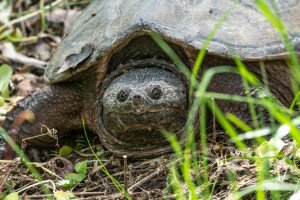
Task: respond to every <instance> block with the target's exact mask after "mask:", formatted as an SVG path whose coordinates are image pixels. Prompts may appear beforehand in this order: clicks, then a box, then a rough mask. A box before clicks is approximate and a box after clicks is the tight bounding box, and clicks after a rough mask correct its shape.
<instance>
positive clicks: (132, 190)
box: [128, 168, 162, 193]
mask: <svg viewBox="0 0 300 200" xmlns="http://www.w3.org/2000/svg"><path fill="white" fill-rule="evenodd" d="M161 171H162V170H161V169H160V168H157V169H156V170H155V171H154V172H152V173H151V174H149V175H148V176H146V177H145V178H143V179H141V180H140V181H138V182H137V183H135V184H134V185H133V186H131V187H130V188H129V189H128V192H129V193H133V192H134V191H135V190H136V189H137V188H138V187H139V186H141V185H142V184H143V183H145V182H147V181H149V180H150V179H153V178H154V177H156V176H158V175H159V174H160V173H161Z"/></svg>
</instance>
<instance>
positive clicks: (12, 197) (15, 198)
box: [4, 192, 19, 200]
mask: <svg viewBox="0 0 300 200" xmlns="http://www.w3.org/2000/svg"><path fill="white" fill-rule="evenodd" d="M4 200H19V194H18V193H17V192H13V193H10V194H9V195H7V196H6V197H5V198H4Z"/></svg>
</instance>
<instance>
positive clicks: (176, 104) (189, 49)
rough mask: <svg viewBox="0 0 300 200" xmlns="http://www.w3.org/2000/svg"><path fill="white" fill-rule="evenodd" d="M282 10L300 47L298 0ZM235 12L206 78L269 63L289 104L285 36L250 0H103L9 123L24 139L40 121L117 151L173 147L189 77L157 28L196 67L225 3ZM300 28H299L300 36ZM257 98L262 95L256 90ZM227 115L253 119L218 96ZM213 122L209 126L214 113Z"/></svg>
mask: <svg viewBox="0 0 300 200" xmlns="http://www.w3.org/2000/svg"><path fill="white" fill-rule="evenodd" d="M277 2H278V12H279V14H280V16H281V17H282V19H283V21H284V23H285V25H286V26H287V28H288V30H289V36H290V39H291V41H292V43H293V45H294V47H295V49H296V51H297V52H299V51H300V35H299V30H300V29H299V28H300V14H299V10H300V3H298V1H288V2H287V1H283V0H282V1H281V0H279V1H277ZM229 8H231V9H232V10H231V13H230V15H229V16H228V18H227V20H226V21H225V22H224V23H223V25H222V26H221V28H220V29H219V30H218V31H217V33H216V35H215V36H214V37H213V39H212V40H211V43H210V45H209V46H208V48H207V56H206V57H205V59H204V61H203V64H202V66H201V70H200V72H199V74H198V78H199V79H201V75H202V74H203V72H204V71H205V70H207V69H209V68H212V67H215V66H219V65H232V64H233V62H232V59H231V58H232V55H237V56H239V57H240V58H241V59H242V60H243V61H244V62H245V64H246V65H247V67H248V69H249V70H250V71H252V72H253V73H255V74H256V75H257V76H258V77H261V72H260V67H259V66H260V63H261V62H264V64H265V67H266V72H267V74H268V82H269V87H270V90H271V92H272V93H273V95H274V96H275V97H277V98H278V100H279V101H280V102H281V103H282V104H284V105H286V106H287V105H289V104H290V102H291V101H292V99H293V92H292V89H291V86H290V81H289V69H288V65H287V64H286V62H285V61H284V58H285V57H287V52H286V51H285V48H284V46H283V44H282V42H281V40H280V37H279V34H277V33H276V31H275V29H274V28H273V27H272V26H271V25H270V24H269V23H268V21H267V20H266V19H265V18H264V16H263V15H262V14H261V13H260V12H259V11H258V9H257V8H256V7H255V5H254V4H252V3H249V2H248V1H241V2H240V3H235V1H231V0H221V1H218V2H217V3H216V1H214V0H178V1H170V0H131V1H125V0H115V1H110V0H95V1H93V2H92V3H91V4H90V5H89V6H88V7H87V8H86V9H85V10H84V11H83V12H82V14H81V15H80V16H79V17H78V19H77V21H76V22H75V24H74V25H73V28H72V29H71V31H70V33H69V34H68V35H67V36H66V37H65V38H64V40H63V41H62V43H61V44H60V46H59V47H58V48H57V50H56V51H55V53H54V54H53V56H52V59H51V60H50V62H49V64H48V66H47V68H46V72H45V81H46V83H48V86H47V87H45V88H43V89H42V90H40V91H38V92H35V93H33V94H31V95H29V96H28V97H26V98H25V99H23V100H21V101H19V102H18V105H17V106H16V107H15V108H14V109H13V110H12V111H10V112H9V113H8V114H7V118H6V121H5V123H4V128H5V129H6V130H8V131H10V132H11V133H15V132H16V129H17V131H18V133H17V135H16V136H17V137H16V141H17V142H19V143H20V141H21V140H22V139H23V138H27V137H30V136H35V135H38V134H40V128H41V126H43V125H45V126H47V127H49V128H54V129H56V130H57V134H58V136H63V135H64V134H65V133H68V132H70V131H71V130H73V129H77V128H80V125H81V121H82V118H84V119H85V121H86V126H87V127H88V128H89V129H90V130H91V131H93V132H95V133H97V134H98V135H99V137H100V140H101V142H102V143H103V145H104V146H106V147H107V148H108V149H109V150H111V151H112V152H114V153H115V154H117V155H124V154H126V155H128V156H129V157H147V156H157V155H159V154H162V153H165V152H167V151H169V150H170V147H169V145H168V142H167V141H166V140H165V139H164V137H163V136H162V134H161V132H160V131H161V130H162V129H166V130H170V131H173V132H175V133H176V135H177V136H178V137H181V136H182V135H183V133H184V127H185V123H186V118H187V116H186V115H187V109H188V105H189V102H190V101H191V100H190V99H189V98H188V92H187V91H188V85H189V83H188V81H187V79H186V78H185V77H184V75H183V74H182V73H180V72H179V71H178V70H177V68H176V67H175V65H174V63H173V62H172V61H171V59H170V58H169V57H168V56H167V55H166V54H165V53H164V51H162V50H161V48H160V47H159V46H158V45H157V44H156V43H155V42H154V41H153V40H152V38H151V37H149V35H148V31H149V30H154V31H156V32H157V33H158V34H159V35H160V36H161V37H162V38H163V39H164V40H165V41H166V42H168V44H169V45H170V46H171V47H172V48H173V50H174V51H175V52H176V53H177V55H178V56H179V57H180V59H181V60H182V61H183V62H184V63H185V64H186V65H187V66H188V67H189V68H192V67H193V64H194V62H195V59H196V57H197V54H198V51H199V49H201V46H202V45H203V43H204V41H205V39H206V38H207V36H208V35H209V33H210V31H211V30H212V29H213V27H214V26H215V24H216V22H217V21H218V20H219V19H220V18H221V17H222V15H223V14H224V13H225V12H226V10H227V9H229ZM297 31H298V32H297ZM209 90H210V91H213V92H220V93H227V94H238V95H241V94H244V93H245V91H244V89H243V84H242V80H241V77H240V76H239V75H237V74H234V73H221V74H218V75H216V76H215V77H214V79H213V81H212V82H211V84H210V86H209ZM254 95H255V94H254ZM217 104H218V105H219V106H220V107H221V109H222V110H223V111H224V112H231V113H233V114H235V115H237V116H238V117H239V118H241V119H242V120H245V121H247V122H249V123H250V122H251V117H250V115H249V112H248V108H247V107H245V105H244V104H237V103H234V102H229V101H218V102H217ZM24 110H30V111H31V112H32V113H33V114H34V116H35V118H34V120H33V121H25V122H23V123H22V124H21V125H20V126H19V127H17V128H16V125H15V124H17V125H19V124H18V123H17V122H16V121H18V116H19V115H20V114H21V113H22V112H23V111H24ZM208 123H210V121H209V119H208ZM50 143H53V138H51V137H49V136H43V137H36V138H34V139H31V140H29V141H28V145H30V146H49V144H50Z"/></svg>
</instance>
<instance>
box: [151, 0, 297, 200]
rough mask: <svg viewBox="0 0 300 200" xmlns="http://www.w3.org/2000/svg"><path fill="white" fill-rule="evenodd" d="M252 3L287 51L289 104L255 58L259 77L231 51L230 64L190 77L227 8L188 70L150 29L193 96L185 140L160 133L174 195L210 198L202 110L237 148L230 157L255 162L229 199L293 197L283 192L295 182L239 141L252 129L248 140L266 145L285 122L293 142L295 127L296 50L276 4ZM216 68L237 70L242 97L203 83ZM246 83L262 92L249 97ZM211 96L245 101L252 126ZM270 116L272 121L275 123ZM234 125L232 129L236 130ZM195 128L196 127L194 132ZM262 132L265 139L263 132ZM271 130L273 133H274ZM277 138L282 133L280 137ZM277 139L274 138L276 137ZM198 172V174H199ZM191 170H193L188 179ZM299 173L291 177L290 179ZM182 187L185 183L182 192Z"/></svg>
mask: <svg viewBox="0 0 300 200" xmlns="http://www.w3.org/2000/svg"><path fill="white" fill-rule="evenodd" d="M254 2H255V5H256V6H257V8H258V9H259V10H260V12H261V13H262V14H263V15H264V16H265V17H266V19H267V20H268V21H269V22H270V24H272V25H273V26H274V28H275V29H276V31H277V32H278V33H279V34H280V37H281V39H282V42H283V44H284V46H285V48H286V51H287V52H288V58H289V61H288V64H289V67H290V70H291V72H292V73H291V74H292V75H293V77H291V81H292V87H293V90H294V94H295V99H294V101H293V102H292V103H291V105H290V108H286V107H284V106H282V105H281V104H280V103H279V102H278V101H277V100H276V99H275V98H274V97H273V96H272V94H271V92H270V90H269V87H268V78H267V76H268V74H267V73H266V69H265V66H264V63H263V62H261V63H260V69H261V75H262V79H260V78H258V77H256V76H255V75H254V74H253V73H251V71H249V70H248V69H247V67H246V65H245V64H244V63H243V61H242V60H241V59H240V58H239V57H238V56H233V60H234V62H235V66H219V67H214V68H210V69H208V70H206V71H204V73H203V75H202V77H201V80H197V79H196V77H197V75H198V72H199V71H200V69H201V64H202V62H203V60H204V57H205V53H206V48H207V47H208V46H209V43H210V41H211V40H212V38H213V37H214V35H215V34H216V32H217V31H218V29H219V28H220V27H221V26H222V23H223V22H224V21H225V20H226V18H227V16H229V15H230V10H231V9H234V8H231V9H230V10H229V11H226V12H225V15H224V16H222V17H221V18H220V20H219V21H218V22H217V23H216V25H215V27H214V29H213V30H212V31H211V33H210V34H209V36H208V37H207V39H206V40H205V41H204V42H203V45H202V47H201V50H200V51H199V54H198V57H197V59H196V61H195V65H194V67H193V68H192V69H188V67H187V66H185V65H184V63H183V62H182V61H181V60H180V59H179V57H178V56H176V53H175V52H174V51H173V50H172V49H171V48H170V47H169V46H168V44H167V43H166V42H165V41H163V40H162V39H161V38H160V37H159V35H158V34H157V33H155V32H151V33H150V36H151V37H152V38H153V39H154V40H155V41H156V42H157V44H158V45H159V46H160V47H161V48H162V49H163V50H164V51H165V52H166V53H167V54H168V55H169V57H170V58H171V59H172V60H173V61H174V63H175V64H176V65H177V66H178V68H179V69H180V70H181V71H182V72H183V74H184V75H185V76H186V77H187V78H188V80H189V81H190V87H191V88H190V98H191V97H192V96H193V100H192V104H191V106H190V108H189V114H188V120H187V133H186V139H185V145H180V141H178V140H177V138H176V137H175V136H174V135H173V134H172V133H167V132H164V134H165V135H166V138H167V139H168V140H169V142H170V143H171V145H172V146H173V149H174V152H175V154H176V159H175V161H174V163H173V165H172V166H171V167H170V169H169V172H170V175H169V178H170V183H171V184H170V185H171V186H172V189H173V190H172V192H173V194H174V195H175V197H176V199H210V198H212V196H213V193H215V191H214V189H216V183H217V182H218V181H217V180H210V179H209V176H210V172H209V170H208V168H209V164H208V153H207V152H208V147H207V137H209V136H210V135H209V134H211V133H207V131H206V130H207V129H206V128H207V126H208V125H207V124H206V122H207V121H206V115H207V111H210V112H212V113H213V115H214V117H215V118H216V120H217V122H218V123H219V124H220V126H221V127H222V128H223V129H224V131H225V132H226V133H227V134H228V136H229V137H230V138H231V141H232V142H233V144H234V145H235V147H236V149H237V150H239V151H241V152H242V153H243V155H244V157H243V158H241V157H240V158H238V157H237V158H234V159H236V160H239V159H248V160H250V161H251V162H252V163H253V164H255V166H256V184H255V185H253V186H251V187H248V188H244V189H237V190H233V193H234V194H233V196H234V197H235V198H237V199H238V198H242V197H244V196H246V195H249V194H255V195H256V199H259V200H264V199H268V198H271V199H281V198H282V197H285V198H286V197H288V196H290V199H292V198H293V197H295V195H294V196H291V195H289V194H291V193H288V192H289V191H294V192H295V194H296V193H299V192H297V191H298V190H299V187H298V182H297V181H295V182H291V181H290V180H289V181H288V182H287V181H285V180H283V181H278V177H275V176H274V174H272V173H270V171H271V168H272V166H271V161H270V159H269V158H267V157H262V156H259V155H258V154H257V152H255V151H249V147H250V146H249V145H247V144H246V143H245V141H244V140H243V136H245V135H247V136H249V133H264V134H256V135H253V136H250V139H251V138H252V139H254V141H255V142H256V143H254V145H255V146H256V147H260V145H264V144H267V146H268V147H267V148H271V147H270V145H269V144H270V143H269V142H268V140H269V139H270V137H271V138H274V137H275V136H276V135H277V136H278V135H280V134H278V132H279V130H282V127H288V131H286V134H289V135H290V136H291V138H292V139H293V140H294V142H295V143H296V144H297V145H299V144H300V140H299V136H300V132H299V130H298V128H297V126H296V123H295V121H296V120H295V119H293V117H292V116H293V114H294V111H293V108H294V107H295V106H296V105H297V103H298V101H299V96H300V93H299V88H298V85H299V83H300V82H299V81H300V67H299V58H298V57H297V54H296V52H295V51H294V49H293V46H292V44H291V42H290V40H289V35H288V31H287V29H286V28H285V26H284V23H283V22H282V21H281V19H280V16H279V15H278V13H277V12H276V10H278V8H277V7H276V6H277V5H276V3H275V2H273V3H271V4H270V3H268V2H267V1H263V0H255V1H254ZM219 73H237V74H239V75H240V76H241V78H242V82H243V87H244V90H245V91H246V96H238V95H228V94H225V93H224V94H221V93H213V92H208V91H207V88H208V86H209V84H210V82H211V81H212V78H213V77H214V76H215V75H216V74H219ZM250 88H258V89H260V90H263V92H264V93H265V94H267V95H265V96H264V97H262V98H258V99H257V98H254V97H253V96H251V94H250V92H247V91H250ZM214 100H226V101H228V100H230V101H235V102H237V103H238V102H244V103H246V104H248V108H249V110H250V114H251V118H252V122H253V127H250V126H249V125H248V124H246V123H245V122H243V121H241V120H240V119H239V118H238V117H236V116H234V115H233V114H231V113H223V112H222V111H221V109H220V108H219V107H218V106H217V105H216V104H215V101H214ZM257 106H260V107H263V108H264V109H265V110H266V111H267V112H268V115H269V119H268V121H270V123H269V124H268V125H269V127H264V126H265V125H264V122H262V121H261V120H260V115H261V113H257V110H256V109H255V108H256V107H257ZM197 117H199V128H198V129H197V128H195V127H193V126H194V122H195V121H196V118H197ZM275 121H276V122H277V123H275ZM237 128H238V129H237ZM196 130H200V131H199V132H196ZM241 130H242V131H245V132H246V133H245V134H241ZM265 133H267V134H268V135H272V134H273V136H269V137H268V138H264V137H263V136H264V135H265ZM197 135H199V137H200V146H201V147H200V148H201V151H200V152H198V151H197V149H195V146H196V145H195V143H196V140H195V136H197ZM274 135H275V136H274ZM281 137H282V136H281ZM276 138H277V139H278V137H276ZM248 139H249V137H248ZM277 159H278V160H280V159H281V160H284V161H287V162H290V158H288V157H285V156H282V157H280V158H277ZM293 167H294V168H296V169H298V168H297V166H296V164H293ZM200 171H201V174H200ZM191 174H195V176H194V177H193V178H191V176H192V175H191ZM298 178H299V177H298V176H296V180H297V179H298ZM228 181H230V182H231V184H232V185H233V188H234V185H238V183H237V182H236V181H237V180H235V179H233V180H228ZM184 188H187V189H186V190H185V191H183V189H184Z"/></svg>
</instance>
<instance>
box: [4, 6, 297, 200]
mask: <svg viewBox="0 0 300 200" xmlns="http://www.w3.org/2000/svg"><path fill="white" fill-rule="evenodd" d="M5 3H6V4H7V5H8V1H3V2H1V3H0V10H1V8H4V7H5ZM54 3H56V4H55V6H61V7H64V6H66V5H63V3H62V1H59V0H57V1H55V2H54ZM72 3H73V4H75V2H72ZM76 3H78V4H79V3H83V2H82V1H81V2H76ZM84 3H86V2H84ZM255 3H256V6H257V7H258V8H259V10H260V11H261V12H262V13H263V14H264V16H265V17H266V18H267V19H268V21H269V22H270V24H272V25H273V26H274V28H275V29H276V30H277V31H278V33H279V34H280V36H281V39H282V41H283V43H284V45H285V48H286V50H287V51H288V52H289V63H290V64H289V66H290V70H291V71H292V72H293V73H291V74H292V76H293V77H291V80H293V84H294V87H293V88H294V94H295V99H294V101H293V102H292V104H291V105H290V107H289V108H286V107H284V106H282V105H281V104H280V103H278V102H277V101H276V100H274V98H273V97H272V95H271V93H270V92H269V88H268V83H267V76H268V74H266V70H265V66H264V64H263V63H261V65H260V67H261V73H262V75H263V80H260V79H259V78H258V77H256V76H255V75H254V74H253V73H251V72H250V71H249V70H248V69H247V67H246V66H245V65H244V64H243V61H242V60H241V59H240V58H239V57H237V56H236V57H234V58H233V60H234V61H235V64H236V66H219V67H215V68H211V69H209V70H207V71H205V73H204V74H203V77H202V79H201V81H199V80H197V79H196V75H197V74H198V72H199V70H200V69H201V64H202V62H203V59H204V58H205V54H206V48H207V47H208V45H209V43H210V40H211V39H212V38H213V37H214V35H215V34H216V33H217V31H218V29H219V28H220V27H221V26H222V23H223V22H224V21H226V18H227V15H229V14H230V10H228V12H226V14H225V15H224V16H222V17H221V18H220V20H219V21H218V22H217V24H216V25H215V28H214V29H213V30H212V31H211V34H210V35H209V37H208V38H207V39H206V41H205V43H204V45H203V47H202V48H201V51H200V52H199V54H198V57H197V59H196V62H195V66H194V67H193V70H192V71H190V70H189V69H188V68H187V67H186V66H185V65H184V63H183V62H182V61H180V59H179V57H177V55H176V54H175V52H174V51H173V50H172V49H171V48H170V47H169V46H168V44H167V43H166V42H164V41H163V40H162V39H161V38H160V37H159V36H158V34H157V33H155V32H149V34H150V35H151V37H152V38H153V39H154V40H155V41H156V42H157V43H158V44H159V46H160V47H161V48H162V49H163V50H164V51H165V52H166V53H167V54H168V55H169V56H170V58H171V59H172V60H173V61H174V63H175V64H176V65H177V66H178V68H179V69H180V70H181V71H182V72H183V74H185V75H186V76H187V78H188V79H189V80H190V83H191V84H190V97H193V98H194V99H193V101H192V105H191V106H190V109H189V114H188V121H187V133H186V139H185V143H184V144H183V145H182V144H181V142H180V141H178V139H177V138H176V137H175V136H174V135H173V134H172V133H169V132H163V134H165V136H166V138H167V139H168V140H169V141H170V143H171V145H172V147H173V149H174V153H175V154H174V155H175V156H174V157H172V159H169V161H168V164H166V165H165V167H166V169H164V170H165V172H166V173H167V183H166V185H165V189H164V190H163V194H162V196H164V197H165V198H167V199H169V198H170V199H193V200H194V199H214V198H221V199H225V198H227V199H258V200H264V199H290V200H294V199H299V197H298V196H299V195H300V190H299V183H298V182H299V176H300V170H299V160H300V148H299V147H300V130H299V129H298V128H297V127H298V126H299V125H300V118H299V117H298V116H297V112H298V106H299V104H298V103H299V97H300V91H299V88H298V86H299V84H300V65H299V58H298V57H297V55H296V53H295V51H294V50H293V47H292V45H291V42H290V41H289V38H288V31H287V30H286V28H285V26H284V24H283V23H282V21H281V19H280V16H278V15H277V14H276V12H275V11H274V10H276V5H275V4H274V5H273V6H270V5H269V4H267V3H266V1H263V0H255ZM49 9H50V7H49V6H44V1H42V0H41V1H40V8H39V10H35V11H32V12H29V13H26V12H25V13H21V14H13V13H12V14H11V16H10V18H11V20H9V21H8V22H7V23H6V24H4V25H2V26H0V39H2V40H5V41H9V42H20V41H22V42H23V41H28V40H30V41H32V40H37V39H38V36H30V37H24V36H22V35H21V34H20V31H19V30H18V29H11V28H10V27H11V25H14V24H17V23H19V22H22V21H23V20H27V19H28V18H29V16H32V15H33V16H40V23H41V25H40V28H41V29H40V31H41V32H44V31H45V30H46V29H47V22H46V20H45V16H44V14H45V13H46V12H48V11H49ZM224 72H233V73H238V74H240V75H241V77H242V79H243V83H244V88H245V90H246V91H247V90H249V88H250V87H252V88H263V90H264V91H266V92H267V93H266V94H267V95H265V97H263V98H260V99H255V98H253V97H251V96H250V95H247V96H246V97H241V96H235V95H227V94H219V93H212V92H208V91H207V88H208V85H209V83H210V81H211V80H212V78H213V77H214V76H215V75H216V74H218V73H224ZM11 76H12V70H11V68H10V67H9V66H7V65H1V66H0V94H1V95H0V106H1V105H3V104H4V101H5V99H7V98H8V94H9V92H8V85H9V80H10V79H11ZM218 99H223V100H231V101H236V102H244V103H247V104H248V106H249V108H250V110H251V116H252V120H253V124H254V127H250V126H249V125H248V124H246V123H245V122H243V121H241V120H240V119H239V118H237V117H236V116H234V115H232V114H230V113H223V112H222V111H221V110H220V108H218V106H217V105H216V103H215V100H218ZM256 106H261V107H263V108H265V109H266V110H267V111H268V113H269V117H270V120H269V121H271V122H274V121H276V122H277V123H271V124H270V125H269V126H267V127H265V126H264V123H263V122H260V121H259V117H258V116H259V113H257V111H256V109H255V107H256ZM207 111H210V112H211V113H213V118H214V119H215V121H216V123H218V124H220V125H221V126H222V128H223V129H224V133H221V134H227V136H228V143H216V142H215V141H212V142H211V141H209V138H211V135H212V134H213V135H218V133H217V132H213V133H209V132H207V129H206V127H207V124H206V113H207ZM198 118H199V128H197V127H195V123H194V122H195V121H197V119H198ZM83 128H84V133H85V135H86V136H87V133H86V130H85V127H84V123H83ZM196 130H199V131H196ZM241 130H242V132H243V133H240V132H241ZM0 131H1V135H2V136H3V137H4V138H5V139H6V140H7V141H8V143H9V144H10V145H12V146H13V149H14V150H15V151H16V152H17V154H18V155H19V156H21V157H22V158H23V163H24V164H25V165H26V167H27V168H28V169H30V171H31V173H32V174H33V176H34V178H35V179H36V180H37V182H39V183H41V184H42V190H43V191H44V193H45V194H46V196H44V197H48V198H49V199H51V198H52V197H55V198H56V199H72V198H76V196H75V195H74V194H73V193H72V190H74V188H76V186H77V187H78V185H79V184H80V183H81V182H83V181H85V179H87V178H88V177H87V170H88V167H89V166H90V165H89V162H90V161H81V162H77V164H76V165H75V167H74V168H75V171H76V173H67V174H66V175H65V176H64V177H63V178H60V181H58V182H55V183H54V182H53V181H51V180H45V181H42V178H41V175H40V173H39V172H38V170H36V169H35V167H38V168H40V166H39V165H37V164H34V163H30V162H29V161H28V159H27V158H26V156H25V155H24V153H23V152H22V151H21V150H20V149H19V148H18V147H17V146H16V145H15V144H14V143H13V141H11V140H10V139H9V138H8V137H7V134H6V133H5V131H4V130H3V129H2V128H1V129H0ZM216 137H217V136H216ZM197 138H200V140H199V141H198V140H197ZM286 138H288V139H286ZM249 140H251V145H250V144H249V142H248V141H249ZM87 141H88V145H89V147H90V149H92V155H94V156H92V157H93V158H95V160H97V162H98V163H100V164H98V165H99V166H100V167H98V170H99V169H101V170H102V171H103V172H101V173H102V174H105V177H109V180H110V182H111V183H112V184H110V185H111V186H112V185H114V187H116V188H117V190H116V191H117V192H119V194H120V196H114V197H116V198H119V197H122V196H123V197H125V198H127V199H130V198H134V197H132V195H133V192H132V191H133V188H134V187H133V186H132V187H130V188H128V187H127V183H126V178H128V177H127V176H126V175H125V174H126V173H125V171H126V170H128V169H127V168H126V167H127V160H126V158H124V166H125V163H126V167H124V169H123V170H124V173H123V174H122V175H124V176H122V177H121V178H120V176H118V178H116V177H114V176H113V175H111V173H110V172H109V170H110V169H109V168H108V167H107V166H106V164H104V163H103V162H102V161H101V159H102V157H100V158H99V154H98V153H97V152H95V151H94V150H93V147H92V144H90V142H89V140H88V137H87ZM198 144H200V145H198ZM198 146H200V148H199V147H198ZM71 152H72V149H70V148H68V147H64V150H61V152H60V153H59V154H60V155H65V156H68V155H69V154H70V153H71ZM102 155H103V154H101V156H102ZM107 163H108V162H107ZM34 166H35V167H34ZM90 167H91V166H90ZM122 167H123V166H121V170H122ZM133 168H134V167H133ZM152 169H153V168H151V170H152ZM44 170H46V169H44ZM99 171H100V170H99ZM52 173H54V172H52ZM160 173H161V172H160V171H153V173H150V175H153V177H154V176H155V175H157V174H160ZM114 174H117V173H114ZM150 175H149V174H148V176H146V177H144V176H143V178H141V179H139V181H141V182H142V180H143V181H147V180H146V178H147V177H149V176H150ZM105 177H104V178H105ZM151 177H152V176H151ZM102 178H103V176H102ZM107 180H108V179H107ZM136 182H138V181H136ZM45 184H46V185H48V184H49V185H52V191H53V192H51V191H49V187H48V186H47V187H44V186H45ZM0 185H2V184H0ZM32 186H33V187H34V186H35V185H32ZM56 187H60V189H59V190H56ZM25 189H28V188H25ZM13 190H14V189H12V190H8V189H7V190H6V191H2V192H3V194H4V195H7V196H6V199H18V198H19V197H18V194H19V193H21V192H23V191H24V189H22V190H19V191H13ZM0 191H1V190H0ZM4 195H3V197H4ZM47 195H48V196H47Z"/></svg>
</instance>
